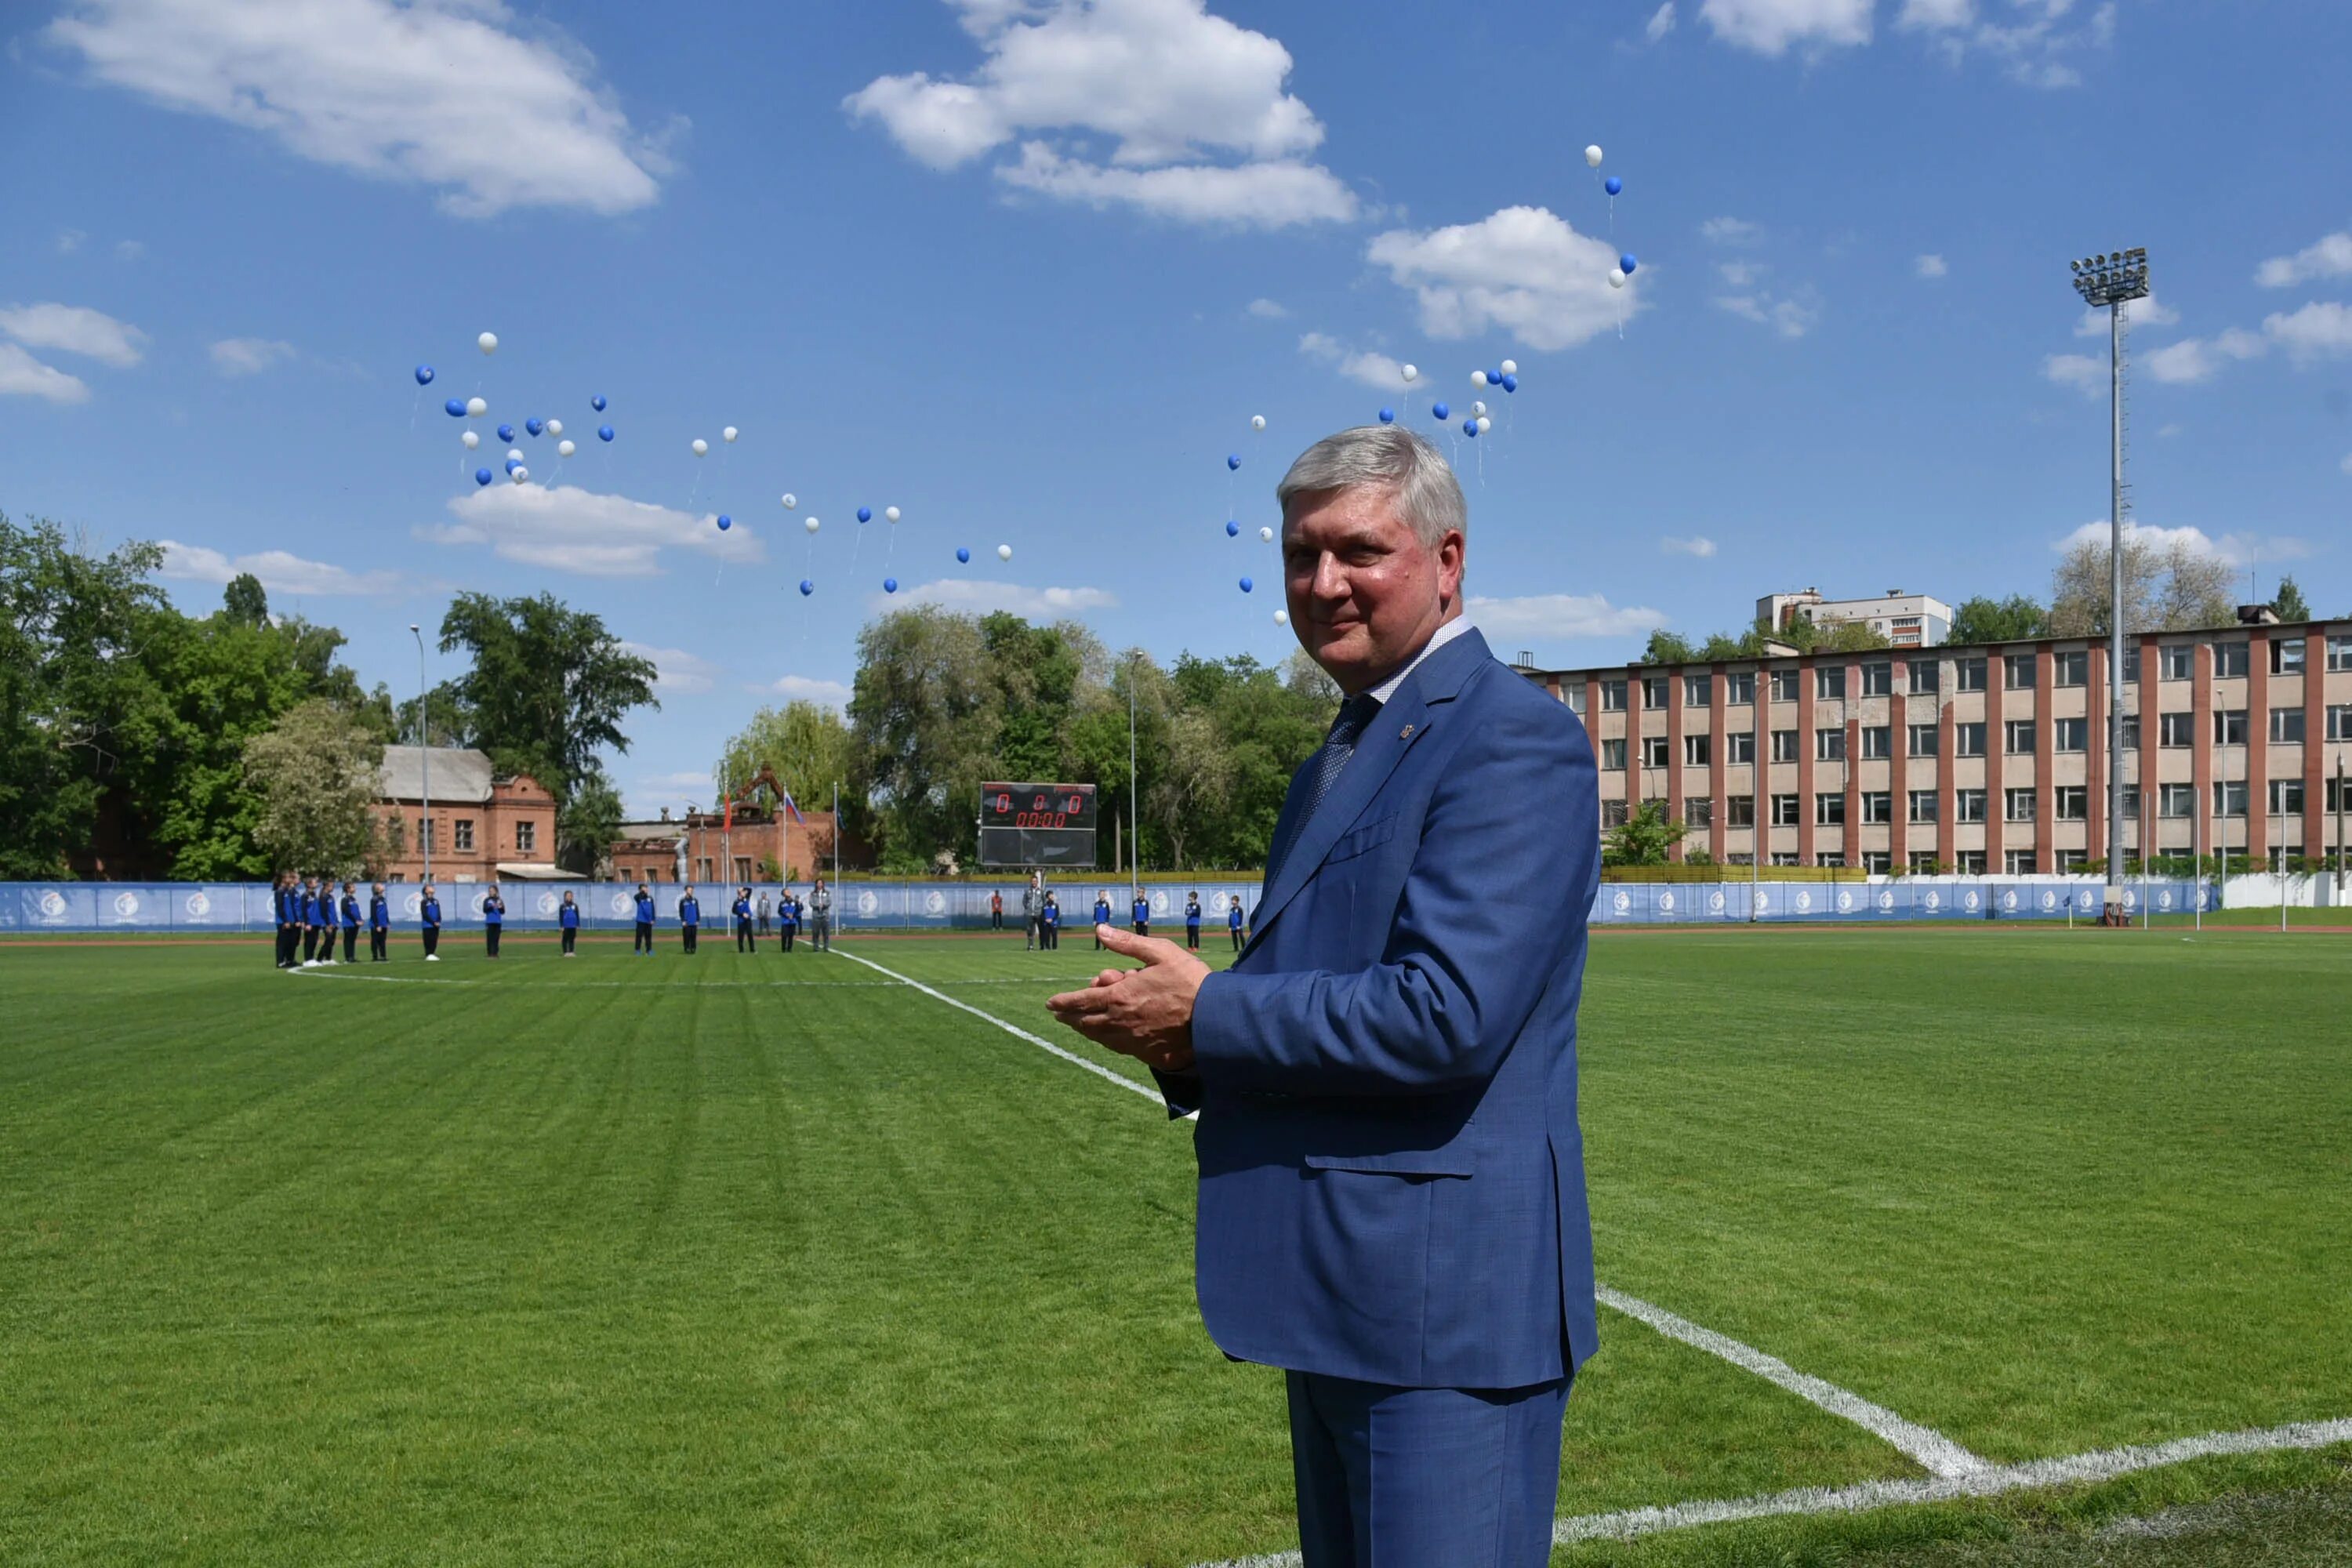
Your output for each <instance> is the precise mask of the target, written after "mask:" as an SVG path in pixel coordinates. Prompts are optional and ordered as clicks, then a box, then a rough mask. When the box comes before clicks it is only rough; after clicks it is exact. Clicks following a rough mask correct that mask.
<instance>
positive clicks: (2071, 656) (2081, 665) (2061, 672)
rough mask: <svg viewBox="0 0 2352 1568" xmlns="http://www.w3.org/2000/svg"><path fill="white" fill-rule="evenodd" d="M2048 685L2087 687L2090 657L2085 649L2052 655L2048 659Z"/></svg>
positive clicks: (2089, 681) (2089, 678)
mask: <svg viewBox="0 0 2352 1568" xmlns="http://www.w3.org/2000/svg"><path fill="white" fill-rule="evenodd" d="M2050 684H2051V685H2053V686H2088V685H2089V684H2091V655H2090V653H2089V651H2088V650H2087V649H2083V648H2077V649H2075V650H2074V652H2072V653H2061V654H2053V655H2052V656H2051V659H2050Z"/></svg>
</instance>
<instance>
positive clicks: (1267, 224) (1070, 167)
mask: <svg viewBox="0 0 2352 1568" xmlns="http://www.w3.org/2000/svg"><path fill="white" fill-rule="evenodd" d="M996 177H997V178H998V179H1000V180H1002V181H1003V182H1004V183H1005V184H1008V185H1012V186H1013V187H1015V188H1016V189H1019V190H1024V191H1035V192H1037V193H1038V194H1039V195H1048V196H1055V197H1058V198H1059V199H1061V200H1063V201H1076V202H1085V203H1087V204H1088V205H1092V206H1097V207H1104V206H1110V205H1114V204H1124V205H1128V206H1131V207H1136V208H1139V209H1140V210H1141V211H1144V212H1148V213H1150V214H1151V215H1152V216H1155V217H1166V218H1175V219H1177V220H1179V221H1181V222H1184V223H1203V224H1218V223H1230V224H1240V225H1243V226H1247V227H1252V228H1283V227H1286V226H1289V225H1291V224H1296V223H1318V222H1323V221H1327V220H1328V221H1332V222H1342V223H1344V222H1346V221H1347V220H1349V219H1350V218H1352V217H1354V216H1356V211H1357V207H1356V197H1355V193H1353V192H1352V191H1350V190H1349V189H1348V187H1347V186H1345V185H1343V184H1340V183H1339V179H1338V177H1337V176H1335V175H1334V174H1332V173H1331V171H1330V170H1328V169H1326V168H1324V167H1323V166H1322V165H1321V164H1319V163H1300V162H1299V161H1298V160H1297V159H1295V158H1285V159H1281V160H1278V161H1276V162H1274V163H1242V164H1237V165H1234V166H1232V167H1228V166H1225V165H1223V164H1218V163H1178V164H1173V165H1171V166H1170V167H1167V168H1160V169H1122V168H1113V167H1108V166H1106V165H1104V164H1100V163H1088V162H1087V161H1086V160H1085V159H1083V158H1070V157H1066V156H1064V155H1063V154H1062V153H1057V152H1055V150H1054V149H1053V148H1051V147H1049V146H1047V145H1046V144H1045V142H1023V143H1022V144H1021V157H1020V159H1019V161H1018V162H1016V163H1004V164H1000V165H999V166H998V167H997V170H996Z"/></svg>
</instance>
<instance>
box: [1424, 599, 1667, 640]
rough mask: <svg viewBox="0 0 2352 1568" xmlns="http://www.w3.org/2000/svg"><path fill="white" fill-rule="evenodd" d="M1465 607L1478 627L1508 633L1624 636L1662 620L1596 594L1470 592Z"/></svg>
mask: <svg viewBox="0 0 2352 1568" xmlns="http://www.w3.org/2000/svg"><path fill="white" fill-rule="evenodd" d="M1466 609H1467V611H1468V614H1469V616H1470V618H1471V619H1472V620H1474V621H1475V622H1477V624H1478V629H1479V630H1481V631H1484V632H1488V633H1494V634H1499V635H1503V636H1509V637H1625V636H1628V635H1630V634H1632V633H1634V632H1646V631H1654V630H1655V629H1656V628H1658V627H1660V626H1664V625H1665V624H1666V617H1665V616H1664V614H1663V613H1661V612H1659V611H1657V610H1653V609H1648V608H1646V607H1632V606H1628V607H1624V608H1620V607H1619V606H1617V605H1612V604H1611V603H1610V602H1609V601H1608V600H1607V599H1606V598H1604V597H1602V596H1601V595H1599V594H1531V595H1527V596H1525V597H1523V598H1516V599H1487V598H1481V597H1479V596H1478V595H1475V594H1474V595H1471V597H1470V602H1469V604H1468V605H1467V606H1466Z"/></svg>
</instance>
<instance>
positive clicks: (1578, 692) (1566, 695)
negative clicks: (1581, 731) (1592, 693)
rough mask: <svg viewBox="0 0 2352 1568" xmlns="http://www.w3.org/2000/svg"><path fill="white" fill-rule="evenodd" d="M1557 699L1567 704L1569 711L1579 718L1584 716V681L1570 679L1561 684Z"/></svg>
mask: <svg viewBox="0 0 2352 1568" xmlns="http://www.w3.org/2000/svg"><path fill="white" fill-rule="evenodd" d="M1559 700H1561V701H1562V702H1565V703H1567V704H1568V710H1569V711H1570V712H1571V713H1573V714H1575V715H1576V716H1577V717H1578V718H1580V719H1581V718H1583V717H1584V682H1582V681H1581V680H1571V681H1570V682H1568V683H1567V684H1566V685H1564V686H1562V687H1561V688H1560V689H1559Z"/></svg>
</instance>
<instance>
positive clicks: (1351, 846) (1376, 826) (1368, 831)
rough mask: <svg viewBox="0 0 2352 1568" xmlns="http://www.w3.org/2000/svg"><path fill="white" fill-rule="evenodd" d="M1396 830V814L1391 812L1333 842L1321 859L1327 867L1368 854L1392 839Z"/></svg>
mask: <svg viewBox="0 0 2352 1568" xmlns="http://www.w3.org/2000/svg"><path fill="white" fill-rule="evenodd" d="M1396 830H1397V814H1396V813H1395V812H1393V811H1391V812H1390V813H1389V814H1388V815H1387V816H1383V817H1381V819H1380V820H1379V821H1377V822H1368V823H1366V824H1365V825H1364V826H1361V827H1359V828H1357V829H1356V830H1355V831H1354V832H1352V833H1349V834H1344V835H1342V836H1341V837H1339V838H1338V839H1337V840H1335V841H1334V842H1333V844H1332V846H1331V852H1330V853H1329V854H1328V855H1326V856H1324V857H1323V863H1324V864H1325V865H1326V866H1328V865H1331V864H1333V863H1334V862H1336V861H1340V860H1352V859H1354V858H1356V857H1357V856H1359V855H1363V854H1368V853H1370V851H1372V850H1374V849H1377V848H1379V847H1381V845H1383V844H1386V843H1387V842H1388V841H1389V840H1390V839H1391V838H1394V837H1396Z"/></svg>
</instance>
